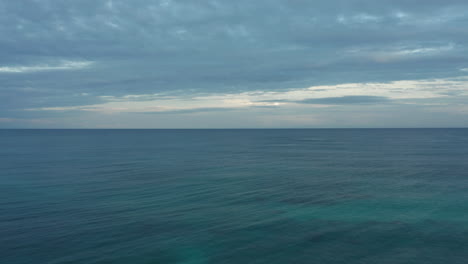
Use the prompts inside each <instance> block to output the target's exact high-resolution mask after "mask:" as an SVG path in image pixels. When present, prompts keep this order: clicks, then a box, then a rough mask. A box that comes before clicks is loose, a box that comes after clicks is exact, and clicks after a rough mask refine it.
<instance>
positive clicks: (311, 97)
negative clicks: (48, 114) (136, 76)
mask: <svg viewBox="0 0 468 264" xmlns="http://www.w3.org/2000/svg"><path fill="white" fill-rule="evenodd" d="M450 92H454V93H457V94H458V95H459V96H468V78H467V77H459V78H455V79H428V80H417V81H395V82H389V83H348V84H340V85H324V86H314V87H310V88H307V89H292V90H289V91H283V92H271V91H270V92H269V91H252V92H243V93H231V94H219V95H216V94H213V95H203V96H194V97H185V96H182V97H174V96H173V97H165V96H163V95H158V94H141V95H125V96H121V97H115V96H102V97H101V98H102V99H104V100H105V101H107V102H105V103H102V104H95V105H85V106H70V107H43V108H33V109H26V110H29V111H91V112H102V113H108V114H110V113H122V112H128V113H151V112H174V111H196V110H197V109H231V108H232V109H240V108H252V107H288V106H291V105H297V104H314V106H307V107H331V106H333V105H336V104H338V105H340V104H345V105H347V104H350V105H352V104H363V103H364V104H372V103H376V104H377V103H378V104H385V103H392V102H393V103H399V104H411V103H412V102H411V101H412V100H417V99H440V98H444V97H448V96H447V95H446V94H447V93H450ZM369 95H372V96H369ZM374 99H375V100H374ZM413 103H416V102H413ZM436 104H437V103H436ZM430 105H433V103H432V104H430Z"/></svg>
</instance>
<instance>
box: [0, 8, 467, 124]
mask: <svg viewBox="0 0 468 264" xmlns="http://www.w3.org/2000/svg"><path fill="white" fill-rule="evenodd" d="M0 36H1V37H0V128H34V127H38V128H257V127H258V128H274V127H278V128H283V127H297V128H304V127H310V128H315V127H467V126H468V1H466V0H444V1H441V0H323V1H322V0H313V1H312V0H255V1H253V0H236V1H232V0H131V1H130V0H106V1H104V0H103V1H100V0H21V1H19V0H18V1H11V0H0Z"/></svg>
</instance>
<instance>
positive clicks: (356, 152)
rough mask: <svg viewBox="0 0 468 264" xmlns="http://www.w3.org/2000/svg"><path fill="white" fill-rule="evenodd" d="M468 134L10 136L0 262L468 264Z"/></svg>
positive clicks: (1, 195)
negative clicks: (467, 263)
mask: <svg viewBox="0 0 468 264" xmlns="http://www.w3.org/2000/svg"><path fill="white" fill-rule="evenodd" d="M467 259H468V129H336V130H333V129H330V130H327V129H319V130H0V263H5V264H18V263H39V264H42V263H48V264H58V263H70V264H71V263H132V264H133V263H135V264H139V263H183V264H202V263H328V264H333V263H346V264H353V263H360V264H364V263H384V264H385V263H466V262H467Z"/></svg>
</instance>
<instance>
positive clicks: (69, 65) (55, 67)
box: [0, 61, 93, 73]
mask: <svg viewBox="0 0 468 264" xmlns="http://www.w3.org/2000/svg"><path fill="white" fill-rule="evenodd" d="M92 64H93V62H92V61H62V62H60V63H56V64H42V65H34V66H2V67H0V73H29V72H41V71H66V70H80V69H84V68H87V67H89V66H91V65H92Z"/></svg>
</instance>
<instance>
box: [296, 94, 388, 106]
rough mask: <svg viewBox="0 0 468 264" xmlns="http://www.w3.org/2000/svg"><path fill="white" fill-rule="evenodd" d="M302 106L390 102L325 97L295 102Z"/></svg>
mask: <svg viewBox="0 0 468 264" xmlns="http://www.w3.org/2000/svg"><path fill="white" fill-rule="evenodd" d="M296 102H297V103H302V104H326V105H347V104H361V105H362V104H381V103H389V102H391V100H390V99H389V98H387V97H383V96H358V95H355V96H341V97H325V98H316V99H305V100H302V101H296Z"/></svg>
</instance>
